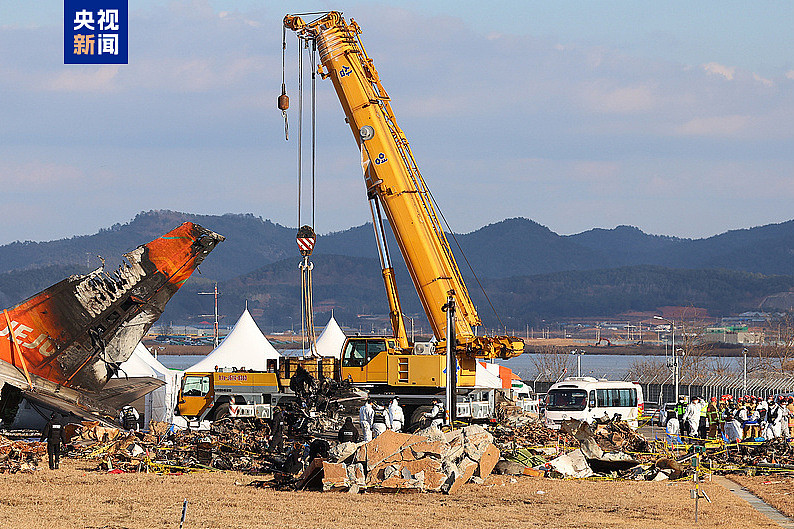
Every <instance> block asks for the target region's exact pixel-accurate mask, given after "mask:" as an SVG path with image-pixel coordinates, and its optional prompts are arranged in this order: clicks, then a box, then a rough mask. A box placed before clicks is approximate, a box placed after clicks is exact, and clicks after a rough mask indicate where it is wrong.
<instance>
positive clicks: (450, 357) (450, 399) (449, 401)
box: [441, 294, 458, 426]
mask: <svg viewBox="0 0 794 529" xmlns="http://www.w3.org/2000/svg"><path fill="white" fill-rule="evenodd" d="M441 310H443V311H445V312H446V313H447V384H446V388H447V391H446V407H447V413H446V416H447V421H448V422H447V424H449V426H453V425H454V424H455V415H456V412H457V411H458V409H457V406H458V399H457V388H456V382H457V374H458V373H457V371H458V363H457V357H456V356H455V298H453V297H452V295H451V294H450V295H449V296H448V297H447V303H446V304H445V305H443V306H442V307H441Z"/></svg>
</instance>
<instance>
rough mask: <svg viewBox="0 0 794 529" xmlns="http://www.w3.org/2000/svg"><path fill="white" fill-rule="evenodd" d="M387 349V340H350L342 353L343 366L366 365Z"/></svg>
mask: <svg viewBox="0 0 794 529" xmlns="http://www.w3.org/2000/svg"><path fill="white" fill-rule="evenodd" d="M385 350H386V340H348V342H347V346H346V347H345V351H344V353H343V354H342V367H364V366H365V365H366V364H367V363H368V362H369V361H370V360H372V359H373V358H375V357H376V356H378V355H379V354H380V353H382V352H383V351H385Z"/></svg>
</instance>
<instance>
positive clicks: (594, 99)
mask: <svg viewBox="0 0 794 529" xmlns="http://www.w3.org/2000/svg"><path fill="white" fill-rule="evenodd" d="M612 82H614V81H604V80H598V81H596V82H592V83H587V84H585V85H584V86H583V90H582V91H581V92H580V96H581V97H582V100H583V101H584V102H586V103H587V107H588V108H589V109H590V110H593V111H595V112H604V113H618V114H624V113H635V112H645V111H648V110H651V109H653V108H654V106H655V104H656V98H655V97H654V94H653V90H652V89H651V87H649V86H645V85H634V86H617V87H612V86H605V85H607V84H610V83H612Z"/></svg>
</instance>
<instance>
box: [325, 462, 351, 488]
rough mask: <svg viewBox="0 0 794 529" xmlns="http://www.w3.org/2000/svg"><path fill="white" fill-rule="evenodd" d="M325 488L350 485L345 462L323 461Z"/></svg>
mask: <svg viewBox="0 0 794 529" xmlns="http://www.w3.org/2000/svg"><path fill="white" fill-rule="evenodd" d="M322 467H323V490H331V489H335V488H338V489H341V488H346V487H348V486H349V484H350V482H349V481H348V477H347V467H346V466H345V464H344V463H331V462H329V461H323V462H322Z"/></svg>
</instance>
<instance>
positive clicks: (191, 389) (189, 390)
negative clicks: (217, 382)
mask: <svg viewBox="0 0 794 529" xmlns="http://www.w3.org/2000/svg"><path fill="white" fill-rule="evenodd" d="M209 390H210V377H208V376H199V375H187V376H186V377H185V379H184V380H183V381H182V396H183V397H203V396H204V395H206V394H207V393H209Z"/></svg>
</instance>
